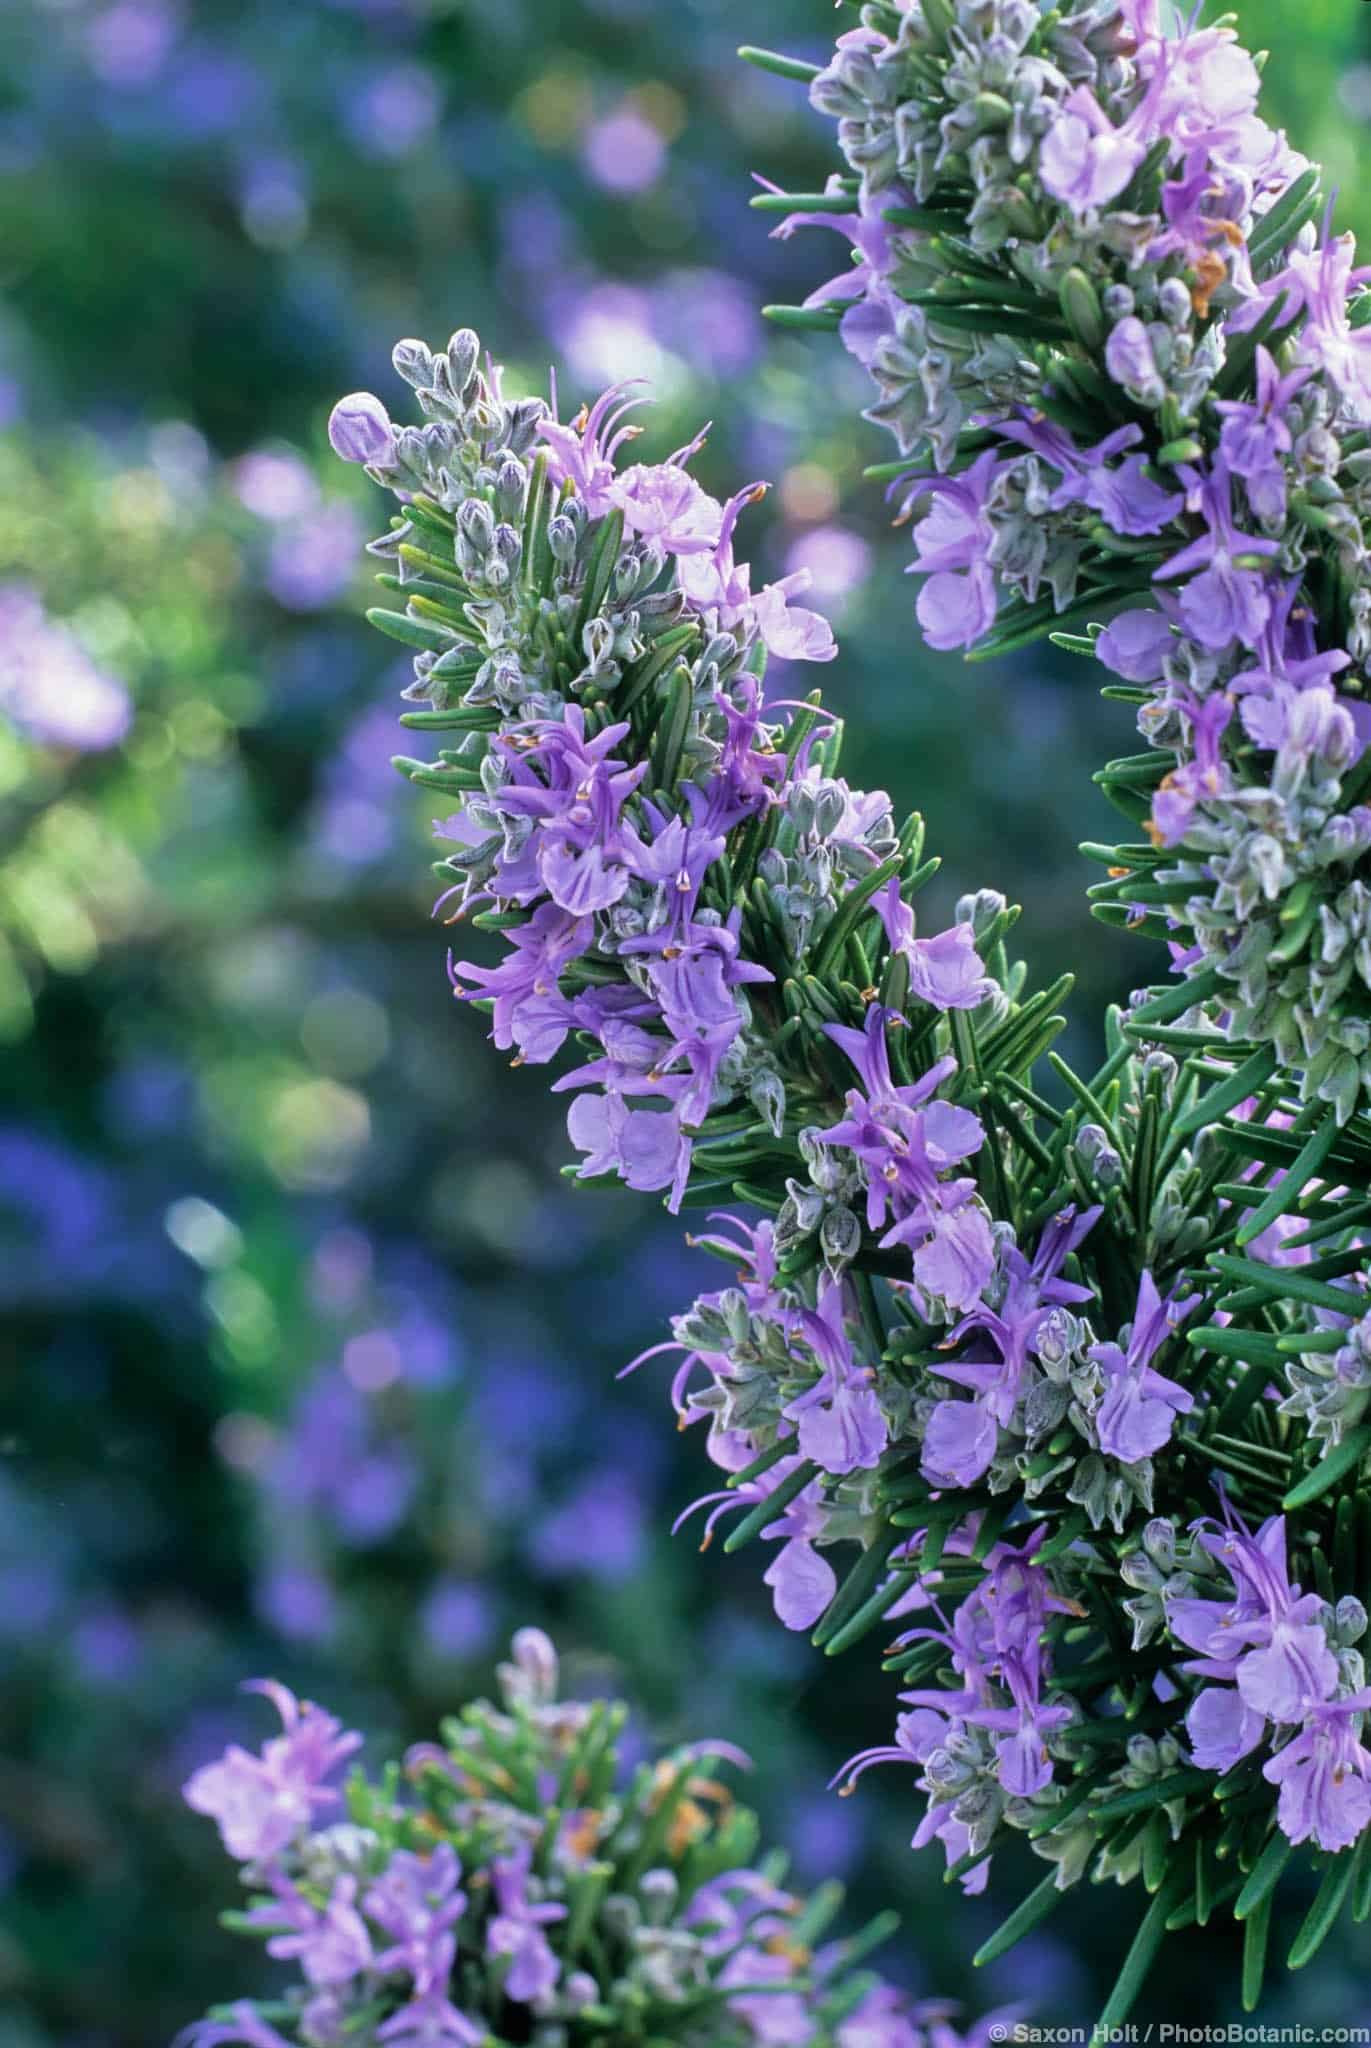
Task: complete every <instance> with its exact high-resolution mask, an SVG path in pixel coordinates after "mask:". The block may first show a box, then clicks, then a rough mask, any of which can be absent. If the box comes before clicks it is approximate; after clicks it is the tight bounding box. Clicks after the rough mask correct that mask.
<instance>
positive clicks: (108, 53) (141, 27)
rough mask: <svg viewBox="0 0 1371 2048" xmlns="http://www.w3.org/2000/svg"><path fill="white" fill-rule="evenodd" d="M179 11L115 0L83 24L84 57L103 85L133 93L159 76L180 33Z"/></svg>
mask: <svg viewBox="0 0 1371 2048" xmlns="http://www.w3.org/2000/svg"><path fill="white" fill-rule="evenodd" d="M180 26H181V24H180V15H179V10H178V9H177V8H175V7H171V6H167V5H163V4H161V0H116V4H115V5H114V6H113V7H107V8H105V9H104V11H103V12H102V13H100V14H97V15H96V16H95V18H94V19H93V20H92V21H90V22H88V23H87V24H86V29H85V39H86V55H87V57H88V59H89V62H90V67H91V69H92V71H94V72H95V73H96V75H97V77H99V78H100V79H102V80H103V81H104V83H105V84H106V85H112V86H115V87H117V88H122V89H124V90H136V89H138V88H140V87H143V86H147V85H151V84H152V83H153V81H154V80H155V79H156V78H157V77H158V76H159V74H160V73H161V71H162V69H163V67H164V65H165V64H166V61H167V58H168V57H169V56H170V54H171V50H172V46H173V44H174V43H175V41H176V37H177V35H178V33H179V31H180Z"/></svg>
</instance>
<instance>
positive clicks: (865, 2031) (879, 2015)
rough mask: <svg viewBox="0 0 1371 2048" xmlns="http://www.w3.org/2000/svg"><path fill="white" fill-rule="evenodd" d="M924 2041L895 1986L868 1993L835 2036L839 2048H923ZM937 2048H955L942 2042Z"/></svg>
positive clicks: (843, 2022) (879, 1987) (877, 1986)
mask: <svg viewBox="0 0 1371 2048" xmlns="http://www.w3.org/2000/svg"><path fill="white" fill-rule="evenodd" d="M940 2031H946V2030H945V2029H941V2030H940ZM924 2038H925V2037H924V2035H923V2034H922V2033H921V2032H920V2030H919V2028H918V2027H917V2026H916V2025H915V2019H914V2015H913V2014H912V2013H911V2012H910V2010H909V2004H908V2001H907V1999H906V1998H905V1997H904V1995H903V1993H902V1992H899V1991H897V1990H896V1989H895V1987H894V1985H893V1984H877V1985H876V1986H875V1987H874V1988H873V1989H872V1990H870V1991H868V1992H867V1994H866V1997H865V1998H864V1999H863V2000H862V2002H861V2004H860V2005H859V2006H857V2007H856V2008H855V2010H854V2011H852V2012H850V2013H849V2014H848V2016H847V2018H846V2019H845V2020H843V2021H841V2022H840V2023H839V2026H838V2031H837V2033H836V2034H835V2035H834V2040H835V2041H836V2043H837V2048H924ZM937 2048H953V2044H952V2042H951V2041H950V2040H948V2041H940V2042H938V2044H937Z"/></svg>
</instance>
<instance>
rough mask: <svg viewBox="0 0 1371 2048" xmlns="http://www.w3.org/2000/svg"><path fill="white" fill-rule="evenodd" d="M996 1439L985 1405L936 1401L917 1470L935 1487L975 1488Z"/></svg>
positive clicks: (995, 1427)
mask: <svg viewBox="0 0 1371 2048" xmlns="http://www.w3.org/2000/svg"><path fill="white" fill-rule="evenodd" d="M999 1436H1000V1430H999V1424H998V1422H997V1421H996V1418H995V1415H994V1413H993V1411H992V1409H991V1407H990V1405H989V1404H988V1403H982V1402H980V1401H939V1403H938V1405H937V1407H936V1408H935V1409H934V1410H933V1413H932V1414H931V1415H930V1416H929V1418H928V1423H927V1426H926V1428H925V1430H924V1441H923V1453H922V1456H921V1458H920V1462H919V1469H920V1471H921V1472H922V1473H923V1475H924V1477H925V1478H926V1479H927V1480H928V1481H929V1482H930V1483H931V1484H932V1485H934V1486H974V1485H975V1483H976V1481H977V1480H978V1479H979V1478H980V1477H981V1475H982V1473H983V1472H985V1471H986V1470H987V1468H988V1467H989V1465H990V1462H991V1460H992V1459H993V1458H994V1456H995V1446H996V1444H997V1443H998V1442H999Z"/></svg>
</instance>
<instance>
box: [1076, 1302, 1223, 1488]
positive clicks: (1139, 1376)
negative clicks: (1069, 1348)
mask: <svg viewBox="0 0 1371 2048" xmlns="http://www.w3.org/2000/svg"><path fill="white" fill-rule="evenodd" d="M1199 1300H1200V1297H1199V1296H1198V1295H1197V1294H1196V1295H1191V1296H1190V1297H1189V1299H1188V1300H1185V1301H1182V1300H1180V1299H1179V1298H1178V1297H1177V1296H1175V1295H1167V1296H1166V1297H1165V1299H1163V1297H1162V1296H1161V1295H1159V1294H1158V1292H1157V1288H1156V1283H1155V1282H1154V1280H1153V1278H1152V1275H1151V1274H1150V1273H1144V1274H1143V1276H1142V1280H1141V1282H1140V1284H1139V1287H1138V1305H1137V1309H1136V1311H1135V1312H1134V1317H1133V1329H1132V1333H1131V1335H1130V1336H1129V1339H1128V1350H1127V1353H1124V1352H1123V1351H1121V1350H1120V1349H1119V1346H1118V1345H1117V1344H1096V1345H1095V1346H1094V1347H1093V1348H1092V1350H1091V1353H1090V1356H1091V1357H1092V1358H1093V1359H1094V1361H1095V1363H1096V1364H1097V1365H1098V1366H1099V1367H1100V1370H1101V1372H1102V1373H1103V1374H1104V1378H1105V1383H1106V1384H1105V1392H1104V1399H1103V1400H1102V1401H1101V1403H1100V1408H1099V1413H1098V1415H1097V1416H1096V1418H1095V1428H1096V1433H1097V1435H1098V1437H1099V1444H1100V1449H1101V1450H1102V1451H1103V1452H1104V1454H1105V1456H1106V1457H1107V1458H1118V1459H1119V1460H1120V1461H1121V1463H1123V1464H1125V1465H1136V1464H1137V1463H1138V1462H1139V1460H1140V1459H1142V1458H1149V1457H1151V1456H1152V1454H1153V1452H1154V1451H1159V1450H1160V1449H1161V1447H1162V1445H1163V1444H1164V1443H1166V1442H1167V1441H1168V1439H1169V1438H1170V1435H1171V1431H1172V1427H1173V1425H1174V1423H1175V1420H1176V1417H1177V1415H1188V1414H1189V1413H1190V1411H1191V1409H1192V1408H1193V1407H1194V1405H1195V1397H1194V1395H1193V1394H1191V1393H1188V1392H1187V1390H1186V1389H1185V1388H1184V1387H1182V1386H1178V1385H1177V1384H1176V1382H1175V1380H1169V1379H1166V1378H1165V1377H1164V1376H1163V1375H1162V1374H1161V1373H1159V1372H1154V1371H1153V1369H1152V1365H1151V1362H1150V1361H1151V1360H1152V1358H1153V1357H1155V1355H1156V1353H1157V1352H1158V1351H1159V1350H1160V1349H1161V1347H1162V1345H1163V1344H1164V1343H1165V1342H1166V1340H1167V1338H1168V1337H1170V1336H1171V1334H1172V1333H1173V1331H1174V1330H1175V1329H1176V1328H1177V1326H1178V1324H1179V1323H1180V1322H1181V1321H1182V1320H1183V1319H1184V1318H1185V1317H1186V1316H1188V1315H1189V1314H1190V1312H1191V1310H1192V1309H1194V1308H1197V1307H1198V1305H1199Z"/></svg>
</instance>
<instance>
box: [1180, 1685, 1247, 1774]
mask: <svg viewBox="0 0 1371 2048" xmlns="http://www.w3.org/2000/svg"><path fill="white" fill-rule="evenodd" d="M1185 1730H1186V1734H1187V1735H1188V1736H1189V1737H1190V1754H1191V1761H1192V1762H1193V1763H1194V1764H1195V1765H1196V1766H1197V1767H1198V1768H1199V1769H1200V1770H1202V1771H1219V1772H1223V1771H1231V1770H1232V1768H1233V1766H1234V1764H1235V1763H1237V1762H1238V1760H1239V1758H1241V1757H1245V1756H1246V1755H1247V1754H1248V1752H1249V1750H1253V1749H1255V1748H1256V1746H1257V1744H1258V1743H1259V1742H1260V1741H1261V1739H1262V1736H1263V1735H1264V1734H1265V1733H1266V1722H1265V1721H1264V1720H1263V1718H1262V1716H1261V1715H1260V1714H1255V1713H1253V1711H1252V1709H1251V1708H1250V1707H1248V1706H1245V1705H1244V1703H1243V1700H1242V1697H1241V1695H1240V1694H1239V1693H1237V1692H1235V1691H1234V1690H1233V1689H1232V1687H1230V1686H1226V1685H1209V1686H1206V1687H1205V1689H1204V1691H1203V1692H1199V1693H1196V1695H1195V1697H1194V1699H1193V1700H1192V1701H1191V1703H1190V1707H1189V1710H1188V1712H1187V1714H1186V1717H1185Z"/></svg>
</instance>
